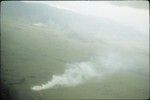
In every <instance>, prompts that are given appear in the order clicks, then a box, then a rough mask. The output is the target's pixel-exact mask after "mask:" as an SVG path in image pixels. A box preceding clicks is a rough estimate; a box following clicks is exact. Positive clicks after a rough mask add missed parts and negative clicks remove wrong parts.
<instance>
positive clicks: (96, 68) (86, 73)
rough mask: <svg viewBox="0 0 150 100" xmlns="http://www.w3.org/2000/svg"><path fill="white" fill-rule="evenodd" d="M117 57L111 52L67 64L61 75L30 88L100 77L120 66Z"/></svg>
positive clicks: (46, 87)
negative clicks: (88, 59)
mask: <svg viewBox="0 0 150 100" xmlns="http://www.w3.org/2000/svg"><path fill="white" fill-rule="evenodd" d="M119 59H120V58H119V56H117V55H116V54H114V53H112V54H107V55H105V56H104V55H103V56H101V57H99V58H96V59H95V58H94V59H93V60H91V61H89V62H80V63H73V64H67V68H66V70H65V72H64V73H63V74H62V75H53V77H52V79H51V80H50V81H48V82H47V83H45V84H41V85H39V86H33V87H32V88H31V89H32V90H35V91H39V90H44V89H48V88H54V87H58V86H59V87H61V86H63V87H65V86H66V87H68V86H76V85H78V84H81V83H84V82H85V81H87V80H89V79H91V78H93V77H100V76H102V75H107V74H110V73H112V72H114V71H116V70H117V69H118V68H119V66H120V62H118V61H119Z"/></svg>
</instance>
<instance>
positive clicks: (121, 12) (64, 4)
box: [32, 1, 149, 33]
mask: <svg viewBox="0 0 150 100" xmlns="http://www.w3.org/2000/svg"><path fill="white" fill-rule="evenodd" d="M32 2H33V1H32ZM34 2H41V3H45V4H48V5H50V6H54V7H57V8H61V9H66V10H71V11H73V12H77V13H80V14H84V15H90V16H95V17H98V18H101V17H103V18H108V19H111V20H114V21H117V22H119V23H123V24H124V25H128V26H131V27H133V28H135V29H137V30H139V31H141V32H143V33H144V32H147V33H148V28H149V2H148V1H34Z"/></svg>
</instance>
